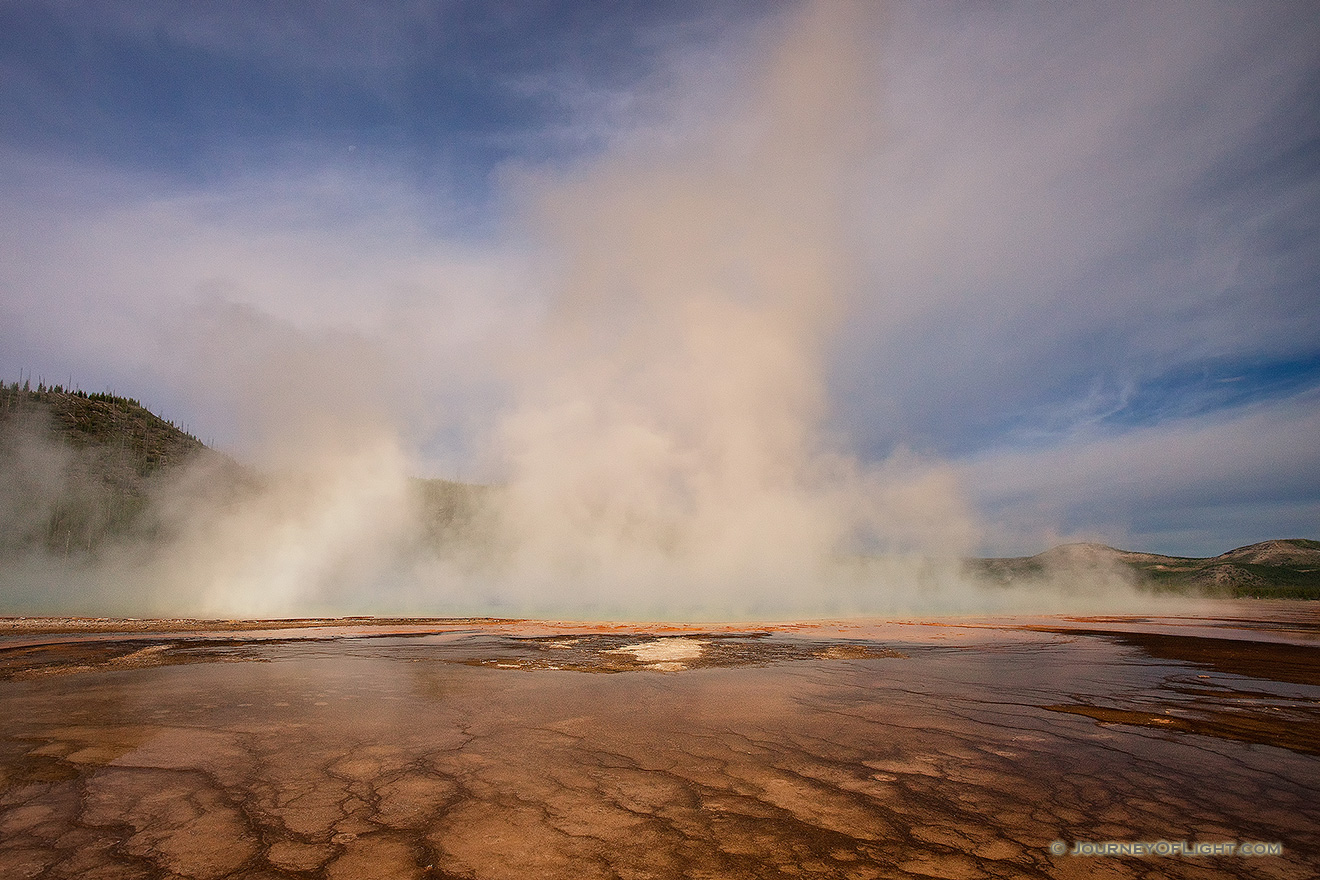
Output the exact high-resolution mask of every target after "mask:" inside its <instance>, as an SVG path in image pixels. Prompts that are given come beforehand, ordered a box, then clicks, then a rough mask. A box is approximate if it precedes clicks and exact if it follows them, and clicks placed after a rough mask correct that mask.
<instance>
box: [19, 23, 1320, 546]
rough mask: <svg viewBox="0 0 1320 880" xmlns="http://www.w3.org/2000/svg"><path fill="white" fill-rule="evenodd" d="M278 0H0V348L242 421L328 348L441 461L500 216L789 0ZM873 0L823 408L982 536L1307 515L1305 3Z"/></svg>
mask: <svg viewBox="0 0 1320 880" xmlns="http://www.w3.org/2000/svg"><path fill="white" fill-rule="evenodd" d="M877 6H878V5H877ZM277 10H278V11H272V7H271V5H270V4H266V3H241V2H240V3H227V4H191V3H164V2H161V3H153V2H138V3H134V2H128V3H113V4H111V3H87V2H57V0H49V2H47V0H27V2H23V3H6V4H3V5H0V115H2V116H3V118H4V119H5V120H6V121H5V125H4V126H3V127H0V156H2V157H3V159H4V161H3V168H2V170H0V199H3V207H4V211H3V212H2V213H3V214H4V217H3V219H0V227H2V228H0V237H3V239H4V243H3V244H0V256H2V259H0V371H3V372H4V374H5V375H6V376H7V377H8V378H11V379H12V378H17V376H18V375H19V373H20V371H22V373H23V374H24V375H27V374H29V373H30V374H32V375H33V376H34V377H36V376H42V377H44V378H46V379H47V380H48V381H52V382H54V381H59V382H66V381H68V380H70V379H72V380H73V381H74V382H75V383H77V384H79V385H80V386H81V387H83V388H85V389H101V388H114V389H117V390H119V391H121V392H123V393H127V394H131V395H132V396H135V397H138V398H140V399H142V400H144V401H145V402H147V403H149V404H151V405H153V406H154V408H155V409H157V411H159V412H161V413H162V414H163V415H165V416H166V417H168V418H171V419H173V420H175V421H176V422H183V423H186V424H187V425H188V426H189V427H191V428H192V429H193V430H194V432H195V433H198V434H199V435H201V436H202V437H203V438H206V439H214V440H215V441H216V442H217V443H218V444H219V445H221V446H222V447H224V448H227V449H231V450H233V451H234V452H235V453H236V454H239V455H242V454H245V452H248V451H251V450H252V449H254V448H256V447H259V446H260V445H261V444H262V443H263V442H264V439H263V438H265V437H266V434H268V433H269V432H270V431H271V430H274V429H272V428H270V427H269V425H265V424H264V423H263V422H262V419H263V418H266V417H267V416H263V413H267V414H268V412H269V411H270V409H271V408H272V405H271V400H270V396H269V394H268V393H267V391H266V389H265V386H269V385H271V384H272V383H271V379H270V377H271V376H272V375H279V376H281V377H282V378H281V380H280V382H279V383H278V384H279V385H280V386H281V390H282V392H283V393H285V394H286V395H287V396H286V397H283V398H281V400H283V401H285V402H287V400H288V399H289V398H292V397H297V396H299V395H303V396H307V397H315V396H317V395H318V394H319V393H320V391H322V390H323V389H324V388H326V387H335V388H341V389H342V388H353V389H356V390H357V392H358V393H359V396H361V397H364V398H370V399H373V400H378V402H379V407H380V409H379V412H377V411H376V410H370V411H369V412H368V415H369V416H370V417H373V418H374V417H380V418H389V419H392V420H394V421H396V422H397V423H398V424H399V425H400V430H402V431H403V433H404V434H405V435H406V436H407V437H408V438H409V442H410V443H411V444H412V446H413V448H414V449H415V451H416V454H417V457H418V459H419V465H418V466H419V468H420V469H422V470H425V471H427V472H431V473H438V474H447V475H451V476H460V477H463V476H468V477H474V476H482V475H483V474H484V471H483V464H482V455H481V450H480V449H479V448H477V447H478V446H479V445H480V443H481V438H482V437H483V436H484V434H483V432H484V431H485V430H486V429H487V428H488V427H489V425H490V424H491V423H492V421H493V420H495V419H496V418H497V414H498V413H499V412H500V411H501V408H502V407H504V406H505V404H506V402H507V399H508V397H509V395H510V392H509V391H508V389H507V374H506V371H505V366H504V364H505V362H506V356H507V354H508V351H509V350H510V349H517V348H518V347H519V345H520V341H519V340H520V339H523V338H530V337H531V336H534V335H535V334H536V333H537V332H538V329H537V328H538V326H539V322H540V321H542V320H543V318H544V315H545V313H546V309H547V307H548V306H547V303H548V302H550V301H551V300H552V299H553V296H554V294H553V292H552V291H551V290H550V289H549V287H550V285H549V284H548V283H547V282H546V280H545V277H544V275H543V274H542V273H539V272H538V271H537V270H536V269H535V267H536V266H538V265H542V264H540V263H537V262H536V259H535V258H536V257H537V256H538V255H541V256H543V255H544V252H545V251H546V250H547V249H550V250H553V245H552V244H550V243H548V241H549V239H551V238H553V236H546V235H545V234H544V233H536V232H529V222H530V221H528V219H527V218H528V216H529V215H534V214H536V212H537V211H538V210H541V211H544V210H547V209H545V208H544V206H543V204H542V202H543V201H544V199H543V198H542V197H543V195H544V193H546V192H547V191H548V192H550V193H551V194H552V196H553V194H554V193H561V196H562V193H573V192H576V190H574V189H573V186H574V185H575V184H574V183H573V181H576V180H580V179H583V178H584V177H585V178H587V179H591V176H592V175H603V174H606V173H607V171H606V170H602V169H609V168H612V167H616V166H617V164H618V163H620V162H622V163H624V166H625V167H646V163H647V162H648V161H651V160H652V159H654V157H655V156H663V155H665V154H666V150H668V149H669V148H670V147H671V146H672V145H675V144H683V143H690V142H699V141H700V140H701V138H702V137H705V136H706V133H708V132H709V131H710V130H712V127H718V122H719V120H720V119H721V118H723V117H722V114H725V113H726V108H727V107H729V106H736V105H737V104H738V102H739V101H740V99H741V96H742V95H743V93H744V92H745V91H747V90H748V89H750V88H752V83H753V81H754V78H753V77H752V76H751V75H749V74H748V73H747V70H748V69H750V68H751V67H754V66H755V64H756V61H757V58H758V53H759V52H760V51H761V50H760V49H759V48H758V47H763V46H764V45H766V44H767V41H774V40H785V39H786V40H792V39H793V38H794V34H793V27H794V25H793V21H794V19H793V15H794V13H795V10H796V5H795V4H791V3H779V4H772V3H765V2H755V3H753V2H725V3H720V2H715V3H710V2H703V3H684V2H646V3H642V2H638V3H584V2H573V3H552V2H543V3H541V2H521V3H517V2H509V3H484V2H483V3H478V2H472V3H461V2H436V3H425V2H397V3H351V2H343V3H339V2H317V3H289V4H280V5H278V7H277ZM874 18H875V21H874V23H873V26H871V27H869V28H868V29H867V30H866V32H865V34H864V35H863V37H862V38H863V39H865V40H867V41H869V43H868V46H869V47H870V52H869V57H870V58H871V59H872V61H873V64H872V66H871V67H869V68H868V69H867V70H866V71H865V72H864V74H863V76H864V77H866V79H865V88H863V89H861V90H860V92H859V95H858V96H855V97H853V98H852V99H850V100H851V101H852V103H851V104H850V105H849V112H850V113H853V114H855V115H858V116H862V117H865V119H866V121H867V124H866V125H864V126H861V128H862V129H864V132H863V134H862V135H861V136H859V140H858V141H857V142H856V143H855V144H853V145H852V147H851V151H850V152H849V153H848V156H847V162H848V175H849V177H848V180H849V182H850V183H849V191H848V198H847V199H846V200H844V202H845V203H844V204H843V205H842V206H841V207H840V208H839V217H838V218H836V219H841V220H842V221H844V222H842V223H841V224H840V229H841V230H842V231H841V233H840V243H839V248H840V251H841V257H840V258H841V259H843V260H844V261H846V262H847V264H848V271H847V273H846V274H847V281H846V282H841V285H840V286H841V290H840V293H839V302H840V303H841V307H840V317H839V318H838V320H837V322H836V324H835V326H834V327H833V329H832V332H831V335H830V337H829V342H828V344H827V346H826V353H825V355H824V358H823V363H822V370H823V372H824V375H825V377H826V380H827V388H828V392H829V407H828V413H829V415H828V417H827V428H826V430H825V433H826V434H827V435H828V436H830V437H835V438H841V439H839V440H838V443H839V444H840V445H841V446H843V447H844V448H848V449H851V450H853V451H855V452H856V454H857V455H859V456H860V457H861V458H863V459H864V460H868V461H876V462H879V461H883V460H885V459H886V458H887V457H888V456H890V455H892V454H893V453H894V451H895V450H899V449H902V450H910V451H911V452H912V453H913V454H915V455H918V456H921V457H924V458H925V459H927V460H930V461H938V462H942V463H943V464H944V465H946V466H947V467H949V468H951V469H952V470H953V471H955V472H956V473H957V474H958V475H959V479H960V480H961V485H962V486H963V491H964V492H965V493H966V495H967V497H968V498H969V499H970V503H972V504H973V505H974V506H975V507H976V509H977V510H978V511H979V512H980V514H981V517H982V520H983V539H982V546H981V548H980V549H981V550H982V551H983V552H987V553H1005V554H1009V553H1020V552H1036V551H1038V550H1040V549H1044V547H1045V546H1047V545H1048V544H1049V543H1052V542H1054V541H1056V540H1062V539H1065V538H1094V539H1099V540H1105V541H1108V542H1110V543H1115V544H1120V545H1124V546H1128V547H1131V548H1133V549H1144V550H1152V551H1159V552H1168V553H1176V554H1186V555H1212V554H1215V553H1218V552H1222V551H1223V550H1227V549H1230V548H1231V547H1233V546H1238V545H1241V544H1246V543H1250V542H1254V541H1258V540H1263V539H1266V538H1271V537H1290V536H1305V537H1312V538H1315V537H1320V443H1318V442H1316V439H1315V438H1316V437H1317V436H1320V55H1318V54H1317V53H1316V51H1315V47H1316V46H1317V45H1320V10H1317V7H1316V6H1315V4H1313V3H1305V2H1298V3H1277V4H1275V3H1262V4H1242V3H1223V4H1219V3H1206V2H1196V3H1190V2H1189V3H1162V4H1152V5H1146V4H1109V3H1094V4H1046V5H1042V4H1015V3H999V4H978V5H966V4H938V3H895V4H890V5H888V6H885V7H884V8H883V9H882V10H881V11H880V12H879V14H877V15H876V16H874ZM767 35H769V36H767ZM619 157H623V158H619ZM655 161H660V160H658V159H655ZM840 161H842V160H840ZM627 163H632V165H631V166H628V164H627ZM710 173H712V174H714V175H717V176H718V175H719V174H721V173H724V174H728V175H731V176H732V175H736V174H737V173H739V169H737V168H736V167H726V168H723V169H721V168H720V167H715V168H714V170H713V171H710ZM538 200H541V201H538ZM550 201H551V202H553V198H551V199H550ZM541 222H542V223H545V221H544V219H543V220H542V221H541ZM531 225H534V224H531ZM548 225H549V226H550V227H551V228H553V226H554V220H553V219H551V220H550V221H549V224H548ZM679 258H680V257H676V258H675V259H679ZM294 352H297V353H299V354H297V355H296V356H295V355H294V354H292V353H294Z"/></svg>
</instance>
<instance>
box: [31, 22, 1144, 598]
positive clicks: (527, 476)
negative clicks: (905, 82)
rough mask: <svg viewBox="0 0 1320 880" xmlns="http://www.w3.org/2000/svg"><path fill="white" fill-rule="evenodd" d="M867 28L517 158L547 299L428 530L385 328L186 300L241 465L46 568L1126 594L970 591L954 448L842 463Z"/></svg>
mask: <svg viewBox="0 0 1320 880" xmlns="http://www.w3.org/2000/svg"><path fill="white" fill-rule="evenodd" d="M877 26H878V24H877V22H876V21H875V20H874V16H873V15H872V14H871V11H870V8H869V7H868V6H867V5H865V4H843V3H830V4H817V5H813V6H811V7H809V8H808V9H807V10H806V11H805V12H804V13H802V14H800V15H796V16H793V17H791V18H789V19H786V20H784V21H782V22H780V24H779V29H778V30H776V31H775V32H773V33H767V34H763V35H762V40H761V42H760V43H758V44H757V45H755V46H753V47H752V49H751V51H749V53H748V57H749V58H752V59H754V60H753V61H749V62H748V65H747V72H746V73H745V75H744V76H743V78H741V79H739V80H738V82H737V83H736V84H735V86H736V87H734V88H731V90H730V94H729V95H728V96H727V97H726V99H725V100H724V101H723V103H721V102H720V101H716V102H715V104H716V107H715V108H714V110H713V111H712V112H711V113H710V120H709V121H708V122H706V123H705V124H704V125H702V126H699V127H697V128H696V130H694V131H691V132H688V133H687V135H686V136H684V137H681V138H677V139H675V140H672V141H668V142H664V143H662V144H661V145H660V146H650V145H647V144H642V143H633V144H627V143H625V144H620V145H618V146H617V147H616V148H615V149H614V150H613V151H612V152H611V153H609V154H608V155H606V156H605V157H603V158H601V159H598V160H596V161H594V162H592V163H591V164H589V165H587V166H585V167H582V168H579V169H576V170H574V171H570V172H563V173H559V174H545V175H541V176H537V175H532V174H529V175H524V176H523V177H522V178H520V179H518V180H516V181H515V183H516V184H517V185H518V186H519V187H520V191H521V192H523V193H524V194H525V198H526V201H525V205H526V214H525V216H526V230H527V232H528V235H529V237H530V239H531V241H532V242H533V243H534V248H533V250H534V251H535V253H537V254H539V255H540V256H541V259H542V260H543V265H540V266H539V269H540V273H541V275H542V276H543V277H544V278H546V279H547V285H548V287H549V289H550V291H551V293H550V296H549V300H548V306H547V310H546V314H545V319H544V323H543V325H542V327H541V328H540V331H539V332H538V333H536V334H535V335H533V336H532V337H531V338H530V340H529V341H528V342H527V344H525V345H522V346H520V347H518V348H517V350H516V351H514V352H513V353H512V354H510V355H509V356H508V357H507V358H506V359H505V361H506V362H505V363H504V364H503V365H502V367H503V369H504V370H505V371H506V372H505V375H507V376H508V377H509V378H510V379H511V391H510V392H509V397H508V406H507V408H506V409H505V410H504V411H503V412H502V413H501V415H499V416H498V417H497V418H496V419H494V420H493V424H492V425H491V426H490V429H489V431H488V432H487V434H486V435H485V436H484V439H483V441H482V442H481V444H480V446H481V448H482V449H483V450H484V451H485V457H486V460H485V461H484V463H483V468H482V470H483V472H485V473H489V474H491V475H493V477H494V479H493V482H494V483H495V485H494V487H493V488H492V489H490V490H489V491H487V492H485V493H483V494H482V496H481V498H480V499H479V500H478V501H476V502H474V503H473V505H472V509H471V510H469V511H467V512H466V513H465V518H464V519H463V521H462V523H461V524H460V525H461V528H458V529H456V530H454V531H450V532H447V533H446V534H445V535H444V536H443V541H442V542H441V545H440V546H439V548H438V549H436V548H435V547H434V546H432V545H431V544H428V542H427V540H426V539H425V538H426V522H425V519H426V511H427V508H426V507H425V505H424V504H423V503H422V502H421V501H420V500H419V495H418V492H417V486H416V485H415V483H414V481H412V480H411V479H410V476H409V475H410V473H412V472H414V465H415V461H414V440H415V438H413V437H410V436H409V433H408V431H406V430H404V429H403V428H401V427H400V426H401V425H403V424H405V423H406V416H404V415H403V414H402V410H405V409H406V407H407V395H406V394H405V393H403V392H402V391H401V390H400V389H398V388H395V387H389V386H388V384H385V385H382V384H381V383H380V382H379V381H378V380H379V378H380V377H382V376H386V375H390V374H392V373H394V372H396V370H393V369H391V368H392V367H397V366H398V365H397V364H395V363H393V362H392V361H391V356H392V355H391V351H390V345H388V344H385V343H382V342H379V341H376V342H373V341H372V340H370V339H363V338H357V337H352V338H348V337H344V336H342V335H336V334H334V333H332V332H324V333H321V334H320V335H316V336H308V335H307V334H305V333H304V334H298V333H293V332H292V331H289V332H286V331H285V330H281V329H280V328H279V327H278V325H268V324H267V323H263V320H264V319H261V318H260V316H254V314H253V313H249V312H243V311H242V310H239V311H234V310H233V309H229V308H227V307H222V308H219V309H218V310H217V311H215V312H214V313H211V314H209V317H208V316H203V317H204V318H205V319H204V320H200V321H199V322H196V323H195V326H197V327H200V328H201V330H200V332H199V333H198V334H197V336H196V338H195V339H194V340H193V348H194V350H195V351H196V352H197V357H199V358H200V359H201V362H202V363H203V364H209V365H210V366H211V369H203V370H199V375H212V374H214V372H215V371H220V370H225V369H228V368H230V367H231V366H232V365H234V364H235V363H238V364H241V365H243V366H242V369H243V370H245V371H247V372H249V373H250V374H251V375H250V377H248V378H246V379H244V378H243V377H239V381H237V382H236V383H233V384H231V385H227V386H225V387H230V388H232V387H239V388H242V389H245V393H246V395H247V396H246V397H243V396H242V395H240V398H241V400H240V403H241V402H242V401H246V403H247V404H248V405H247V406H246V408H245V406H243V405H240V406H238V410H239V415H240V416H241V417H244V418H245V419H246V420H247V422H248V423H250V424H253V425H260V426H267V427H268V428H269V430H268V431H266V433H265V434H263V435H262V436H259V437H257V438H256V439H255V441H254V445H255V446H256V447H257V448H259V449H261V450H263V451H264V456H263V457H262V464H263V465H264V467H263V468H262V470H261V474H262V475H261V476H260V477H257V476H251V475H249V476H243V477H235V476H234V475H233V473H232V472H231V471H230V470H229V469H228V468H229V466H228V465H226V464H224V463H222V462H218V461H217V460H214V459H212V460H209V461H206V462H202V463H199V464H198V465H196V466H195V467H193V468H191V469H190V470H189V471H188V472H187V473H185V474H183V475H182V476H180V477H178V478H176V479H175V480H173V481H171V482H170V483H169V484H168V485H165V486H162V487H159V489H158V490H157V492H156V495H155V498H154V503H153V507H152V510H153V515H154V516H155V517H156V520H157V522H158V524H159V528H158V530H157V533H156V534H155V535H154V536H153V538H152V540H151V541H150V542H146V541H138V542H129V543H128V544H127V545H126V546H125V547H123V548H120V549H118V550H116V551H115V552H113V553H106V554H102V555H101V557H99V558H98V559H97V561H96V567H95V570H94V571H92V572H88V571H82V572H80V573H76V572H72V571H68V570H61V571H60V573H59V575H58V577H60V578H64V580H65V582H66V583H76V584H82V585H83V586H81V587H78V588H77V589H83V590H85V592H84V593H83V597H84V599H86V597H91V599H90V600H88V601H90V603H91V604H95V603H96V602H104V601H105V599H106V597H107V596H109V595H113V593H114V588H113V587H110V586H102V587H95V586H92V585H94V584H101V585H110V584H117V585H124V584H135V585H139V586H138V587H137V592H136V593H134V595H137V596H138V597H139V598H138V602H139V607H144V608H145V609H146V610H147V611H148V612H149V613H196V614H208V615H223V616H260V615H283V614H312V613H363V612H374V613H426V614H485V613H497V614H523V615H532V614H539V615H547V616H558V617H572V616H610V617H616V618H617V617H625V618H634V619H636V618H653V619H654V618H662V617H669V618H703V617H704V618H715V617H725V618H738V617H760V618H773V617H794V616H830V615H843V614H861V613H889V612H904V611H914V610H946V611H955V610H962V611H972V610H981V611H984V610H995V609H1009V608H1014V607H1023V606H1024V605H1027V606H1030V607H1042V603H1045V604H1048V603H1049V602H1055V603H1060V602H1061V603H1065V604H1069V603H1070V604H1072V605H1074V606H1076V605H1079V604H1081V605H1087V604H1088V603H1089V604H1092V605H1093V604H1094V603H1095V602H1096V601H1101V602H1102V603H1103V601H1106V599H1104V598H1101V597H1099V596H1098V595H1097V593H1096V592H1095V590H1094V589H1093V588H1095V587H1097V586H1099V587H1101V588H1102V590H1101V592H1102V593H1103V594H1104V597H1108V598H1113V597H1115V596H1118V597H1120V598H1121V599H1122V600H1124V601H1128V600H1130V599H1131V594H1130V592H1129V591H1128V589H1127V586H1128V585H1126V584H1125V583H1123V582H1122V580H1121V578H1118V577H1116V576H1115V577H1109V576H1105V577H1101V578H1095V577H1091V578H1090V579H1089V580H1084V581H1083V580H1079V579H1078V577H1077V574H1076V573H1075V572H1074V573H1071V574H1070V575H1069V577H1068V579H1065V580H1063V581H1059V582H1058V583H1061V584H1063V586H1061V587H1058V588H1057V589H1056V588H1054V587H1051V588H1049V589H1038V590H1036V591H1034V592H1032V593H1031V594H1030V595H1029V596H1026V595H1025V594H1023V593H1021V592H1014V591H1012V590H1008V589H997V590H987V589H983V588H982V587H980V586H978V585H977V584H975V583H973V582H972V581H971V580H969V579H968V577H967V576H966V575H965V574H964V573H963V571H962V568H961V563H960V560H961V558H962V557H963V556H964V555H966V554H968V553H970V552H971V551H972V550H973V549H974V547H975V546H976V544H977V542H978V538H979V536H980V532H981V528H980V525H979V524H978V523H977V521H976V518H975V516H974V515H973V513H972V511H971V510H970V508H969V506H968V504H967V502H966V501H965V499H964V493H963V490H962V487H961V486H960V485H959V483H958V480H957V477H956V474H955V473H954V471H953V470H952V469H951V468H949V467H947V466H945V465H943V464H942V463H940V462H937V461H929V460H926V459H923V458H922V457H921V456H919V455H916V454H913V453H912V452H909V451H905V450H899V451H897V452H895V454H894V455H893V456H892V457H891V458H890V459H889V460H888V461H885V462H883V463H880V464H878V465H874V464H866V463H863V462H861V461H859V460H858V459H857V458H856V457H855V456H853V455H852V454H850V453H849V452H848V450H847V447H846V443H845V442H844V441H843V439H842V438H838V437H835V436H833V435H832V434H831V433H830V432H829V430H828V428H827V426H828V425H829V424H830V419H829V417H830V413H829V410H828V400H829V396H828V394H827V388H826V366H827V363H826V358H827V354H828V351H829V344H830V338H831V333H832V332H833V331H835V330H836V329H837V328H838V326H839V322H840V321H842V320H844V317H845V315H846V306H847V300H848V296H849V295H850V292H851V289H852V285H853V268H854V267H853V265H852V261H851V256H852V254H851V251H852V248H851V244H850V239H849V233H848V229H849V216H850V205H849V203H848V196H849V193H850V191H851V189H850V181H851V174H852V172H853V170H854V167H855V165H856V163H857V162H858V160H859V158H860V157H862V156H864V155H866V154H867V153H868V151H870V150H873V149H874V146H875V143H876V138H877V137H878V136H879V132H878V130H877V128H876V126H875V124H874V119H875V113H874V108H873V107H872V104H871V98H870V96H871V94H872V93H873V91H874V89H875V85H876V83H877V81H878V71H877V70H876V69H875V65H874V63H873V59H872V58H870V57H869V56H868V52H867V51H866V45H867V44H868V42H869V41H868V40H867V38H866V36H867V34H870V33H872V32H873V30H874V28H876V27H877ZM193 317H194V318H196V316H193ZM272 327H274V329H272ZM234 328H238V329H237V330H235V329H234ZM230 331H233V332H234V333H235V334H236V335H234V336H233V338H228V337H227V335H226V334H227V333H229V332H230ZM254 339H255V340H257V341H258V342H259V344H257V345H255V346H254V345H252V344H246V343H244V340H246V341H247V343H251V340H254ZM234 352H237V356H234ZM267 374H274V375H278V376H280V377H281V382H280V385H279V388H272V387H269V386H268V385H266V384H263V382H262V381H261V376H263V375H267ZM288 377H293V378H292V380H290V379H288ZM437 381H443V380H442V379H440V378H439V377H437ZM328 388H333V389H334V391H335V393H333V394H326V393H324V392H325V391H326V389H328ZM197 391H198V393H214V392H215V391H216V389H215V388H207V387H205V383H203V384H202V386H201V387H199V388H198V389H197ZM227 474H228V475H227ZM432 543H434V542H432ZM35 570H36V569H35V568H32V569H28V570H26V573H25V574H23V575H22V577H25V578H28V579H29V582H31V579H33V578H35V577H37V575H35V574H34V571H35ZM48 570H49V569H48ZM11 577H12V574H11ZM140 585H147V586H146V587H145V588H142V587H141V586H140ZM129 589H130V590H132V589H134V588H132V587H130V588H129ZM1051 590H1053V592H1051ZM144 593H145V599H144ZM1042 597H1047V598H1042ZM1048 597H1052V598H1048Z"/></svg>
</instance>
